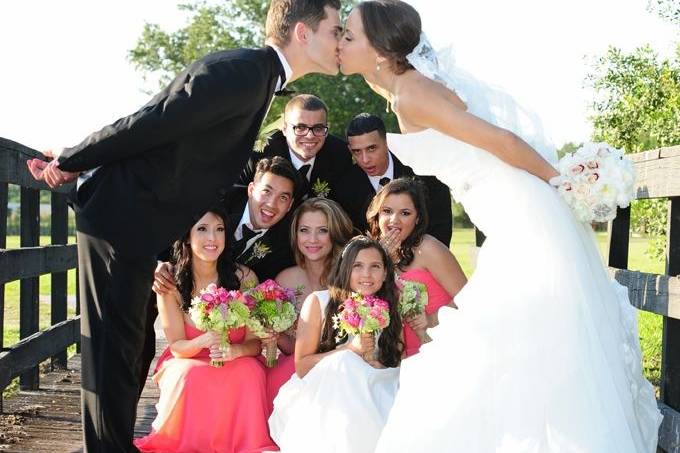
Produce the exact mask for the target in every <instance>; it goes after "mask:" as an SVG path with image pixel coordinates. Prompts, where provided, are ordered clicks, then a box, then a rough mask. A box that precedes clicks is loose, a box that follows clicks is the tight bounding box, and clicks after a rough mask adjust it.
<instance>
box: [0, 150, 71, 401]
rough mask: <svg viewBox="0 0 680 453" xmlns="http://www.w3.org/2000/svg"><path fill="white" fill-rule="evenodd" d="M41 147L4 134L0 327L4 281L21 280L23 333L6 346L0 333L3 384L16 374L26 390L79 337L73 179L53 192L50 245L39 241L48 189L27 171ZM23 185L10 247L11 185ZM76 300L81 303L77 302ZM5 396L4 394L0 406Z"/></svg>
mask: <svg viewBox="0 0 680 453" xmlns="http://www.w3.org/2000/svg"><path fill="white" fill-rule="evenodd" d="M38 156H39V153H37V152H36V151H34V150H32V149H30V148H27V147H25V146H23V145H21V144H19V143H16V142H13V141H10V140H6V139H3V138H0V331H2V333H3V335H4V332H5V320H4V311H5V291H4V288H5V283H8V282H12V281H15V280H20V293H19V294H20V295H19V338H20V341H19V342H18V343H17V344H15V345H12V346H11V347H5V346H4V345H3V344H2V337H0V347H2V351H1V352H0V389H4V388H5V387H6V386H7V385H8V384H10V383H11V382H12V380H13V379H14V378H16V377H17V376H19V377H20V387H21V389H22V390H36V389H38V387H39V372H38V365H39V364H40V363H41V362H42V361H44V360H46V359H49V358H51V359H52V366H58V367H65V366H66V349H67V348H68V346H70V345H71V344H73V343H76V342H78V341H80V333H79V332H80V317H79V316H76V317H75V318H72V319H69V320H67V313H68V308H67V271H68V270H69V269H74V268H76V265H77V250H76V246H75V245H66V244H67V242H68V206H67V203H66V196H65V193H67V192H68V191H69V190H71V189H72V188H73V186H72V185H67V186H64V187H61V188H59V189H58V190H56V191H52V193H51V208H52V211H51V217H52V219H51V245H48V246H44V247H41V246H40V212H39V208H40V191H41V190H50V189H49V187H47V186H46V185H44V184H41V183H37V182H36V181H35V180H33V178H32V177H31V175H30V174H29V172H28V169H27V167H26V160H27V159H30V158H32V157H38ZM9 184H16V185H18V186H20V187H21V189H20V191H21V200H20V211H21V218H20V222H21V236H20V246H21V248H19V249H13V250H7V249H6V247H7V211H8V185H9ZM43 274H51V327H49V328H48V329H47V330H44V331H42V332H40V331H39V327H40V326H39V320H40V317H39V309H40V302H39V287H38V277H39V276H40V275H43ZM76 305H77V304H76ZM1 409H2V399H1V396H0V410H1Z"/></svg>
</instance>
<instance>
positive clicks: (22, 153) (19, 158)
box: [0, 137, 74, 193]
mask: <svg viewBox="0 0 680 453" xmlns="http://www.w3.org/2000/svg"><path fill="white" fill-rule="evenodd" d="M34 157H38V158H42V154H40V153H39V152H37V151H35V150H34V149H31V148H29V147H27V146H24V145H22V144H21V143H17V142H13V141H12V140H8V139H6V138H2V137H0V183H9V184H16V185H19V186H21V187H27V188H30V189H38V190H51V191H52V192H60V193H68V192H70V191H71V189H72V188H73V184H74V183H70V184H65V185H63V186H61V187H60V188H58V189H50V188H49V187H48V186H47V185H46V184H44V183H41V182H37V181H36V180H35V179H33V177H32V176H31V174H30V173H29V171H28V167H26V160H27V159H31V158H34Z"/></svg>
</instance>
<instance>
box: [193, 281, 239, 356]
mask: <svg viewBox="0 0 680 453" xmlns="http://www.w3.org/2000/svg"><path fill="white" fill-rule="evenodd" d="M250 309H251V307H249V306H248V302H247V301H246V300H245V298H244V297H243V294H241V292H240V291H228V290H226V289H224V288H222V287H218V286H217V285H215V284H214V283H211V284H210V285H208V287H207V288H206V289H204V290H201V293H200V296H196V297H194V298H193V299H192V300H191V307H190V308H189V316H190V317H191V320H192V321H193V322H194V325H195V326H196V327H197V328H198V329H200V330H204V331H208V330H212V331H215V332H217V333H219V334H220V340H221V341H220V346H221V349H222V350H223V351H224V350H228V348H229V330H230V329H237V328H239V327H243V326H245V325H246V324H247V323H248V320H249V318H250ZM210 364H211V365H212V366H215V367H221V366H222V365H223V364H224V363H223V362H222V361H220V360H212V361H211V362H210Z"/></svg>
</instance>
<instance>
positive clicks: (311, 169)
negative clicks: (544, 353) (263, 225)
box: [237, 94, 352, 208]
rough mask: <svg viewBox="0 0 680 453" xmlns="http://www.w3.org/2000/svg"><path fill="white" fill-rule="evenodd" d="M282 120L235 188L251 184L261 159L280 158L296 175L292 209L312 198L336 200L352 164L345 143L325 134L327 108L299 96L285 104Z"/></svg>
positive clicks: (312, 99) (311, 96) (307, 95)
mask: <svg viewBox="0 0 680 453" xmlns="http://www.w3.org/2000/svg"><path fill="white" fill-rule="evenodd" d="M283 118H284V124H283V129H282V130H281V131H277V132H276V133H274V134H273V135H272V136H271V137H270V138H269V141H268V143H267V146H265V148H264V150H263V151H262V152H259V153H254V154H253V156H252V157H251V158H250V160H249V161H248V164H247V165H246V168H245V169H244V171H243V173H242V174H241V178H240V179H239V182H238V183H237V186H247V185H248V184H249V183H250V182H252V180H253V177H254V174H255V168H256V166H257V162H258V161H259V160H260V159H262V158H265V157H268V158H272V157H274V156H281V157H283V158H284V159H287V160H289V161H290V162H291V163H292V164H293V167H295V169H296V170H297V171H298V175H299V182H300V184H299V185H298V186H299V189H298V190H297V191H296V194H295V202H294V205H293V208H295V207H297V205H299V204H300V203H301V202H302V201H303V200H305V199H307V198H311V197H324V198H331V199H334V200H335V199H336V193H335V192H336V191H337V189H336V186H337V179H338V178H339V177H341V176H342V175H343V172H344V170H346V169H348V168H349V167H351V165H352V162H351V158H350V156H348V155H347V151H346V150H347V143H346V142H345V141H344V140H342V139H340V138H338V137H335V136H333V135H330V134H329V133H328V107H327V106H326V104H325V103H324V102H323V101H322V100H321V99H319V98H318V97H316V96H314V95H311V94H301V95H298V96H295V97H294V98H292V99H291V100H290V101H288V104H286V107H285V109H284V113H283Z"/></svg>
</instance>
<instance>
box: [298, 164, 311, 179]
mask: <svg viewBox="0 0 680 453" xmlns="http://www.w3.org/2000/svg"><path fill="white" fill-rule="evenodd" d="M310 168H312V164H304V165H303V166H302V167H300V168H298V173H299V174H300V177H302V178H304V179H305V181H309V179H307V173H309V169H310Z"/></svg>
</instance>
